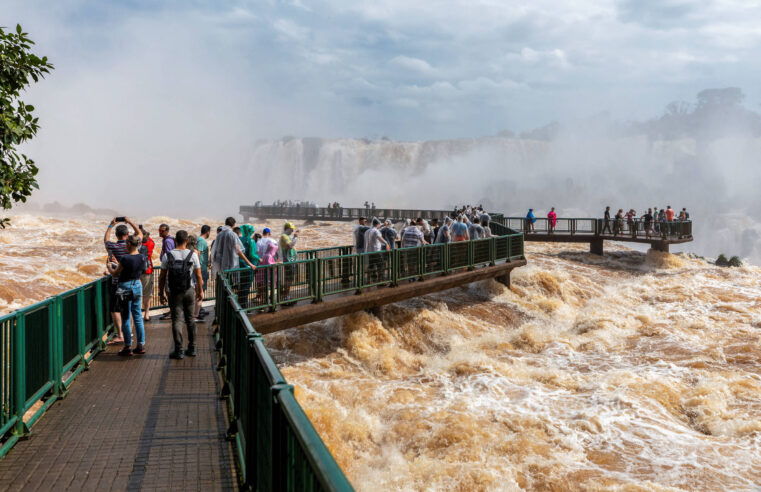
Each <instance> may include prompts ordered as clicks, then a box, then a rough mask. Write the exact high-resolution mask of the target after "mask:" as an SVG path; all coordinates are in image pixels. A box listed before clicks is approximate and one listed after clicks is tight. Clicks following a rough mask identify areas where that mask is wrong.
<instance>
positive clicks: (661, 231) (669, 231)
mask: <svg viewBox="0 0 761 492" xmlns="http://www.w3.org/2000/svg"><path fill="white" fill-rule="evenodd" d="M492 222H493V223H494V224H500V225H503V226H505V227H507V228H509V229H513V230H517V231H523V233H524V239H525V240H526V241H535V242H551V243H589V249H590V252H591V253H594V254H598V255H602V254H603V241H618V242H627V243H643V244H649V245H650V247H651V248H653V249H655V250H658V251H665V252H668V251H669V245H671V244H681V243H687V242H690V241H692V222H691V221H689V220H687V221H673V222H657V223H651V224H646V223H645V222H644V221H643V220H642V219H637V220H635V221H633V222H632V223H631V224H629V223H627V222H626V221H622V222H621V224H620V225H619V230H618V231H616V224H615V220H612V219H611V220H610V221H609V222H608V223H607V224H606V223H605V221H604V220H603V219H594V218H560V217H559V218H558V219H557V221H556V224H555V227H554V228H552V230H550V229H551V228H550V221H549V220H548V219H546V218H537V219H536V223H534V227H533V229H529V228H528V226H527V223H526V219H525V218H523V217H496V218H494V219H492Z"/></svg>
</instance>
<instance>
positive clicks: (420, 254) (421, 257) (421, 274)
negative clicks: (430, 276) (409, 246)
mask: <svg viewBox="0 0 761 492" xmlns="http://www.w3.org/2000/svg"><path fill="white" fill-rule="evenodd" d="M423 249H424V246H418V248H417V252H416V253H417V255H416V256H417V265H418V269H417V273H418V278H419V279H420V280H424V279H425V252H424V251H423Z"/></svg>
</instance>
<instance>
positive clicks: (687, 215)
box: [682, 208, 690, 220]
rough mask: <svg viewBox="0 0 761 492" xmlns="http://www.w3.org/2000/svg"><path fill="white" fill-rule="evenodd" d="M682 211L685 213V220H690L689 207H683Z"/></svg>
mask: <svg viewBox="0 0 761 492" xmlns="http://www.w3.org/2000/svg"><path fill="white" fill-rule="evenodd" d="M682 212H683V213H684V220H690V213H689V212H688V211H687V209H686V208H683V209H682Z"/></svg>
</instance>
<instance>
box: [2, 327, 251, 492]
mask: <svg viewBox="0 0 761 492" xmlns="http://www.w3.org/2000/svg"><path fill="white" fill-rule="evenodd" d="M154 319H156V321H151V322H149V323H147V324H146V350H147V351H148V353H147V354H145V355H139V356H133V357H120V356H118V355H116V352H117V351H118V350H119V349H121V346H117V345H114V346H109V347H108V348H107V349H106V350H105V351H104V352H101V353H100V354H98V355H97V357H95V359H94V360H93V362H92V363H91V366H90V370H89V371H85V372H83V373H81V374H80V375H79V377H78V378H77V381H76V383H75V384H73V385H71V388H70V389H69V392H68V395H67V397H66V398H64V399H62V400H58V401H57V402H56V403H55V404H53V405H52V406H51V407H50V409H49V410H48V411H47V412H46V413H45V416H44V417H43V418H42V419H40V420H39V422H38V423H37V424H36V425H35V426H34V427H33V428H32V432H31V435H30V436H29V437H28V439H22V440H20V441H19V442H17V443H16V445H15V446H14V447H13V449H11V450H10V452H8V454H7V455H6V456H5V457H4V458H3V459H2V460H0V489H2V490H77V491H79V490H203V491H207V490H236V489H237V477H236V472H235V466H234V455H233V450H232V446H231V444H230V442H228V441H227V440H225V430H226V429H227V422H228V420H227V417H226V415H225V405H224V402H223V401H221V400H220V399H219V394H220V387H221V383H220V377H219V374H218V372H217V371H216V370H215V365H216V361H215V355H214V354H215V353H214V348H213V338H212V336H211V328H210V327H208V326H206V325H203V324H199V325H198V340H197V344H198V356H197V357H186V358H185V359H183V360H180V361H176V360H171V359H169V358H168V357H167V356H168V354H169V352H170V350H171V349H172V335H171V327H170V323H169V322H162V321H158V316H156V315H154ZM207 319H209V321H211V319H213V316H209V317H207Z"/></svg>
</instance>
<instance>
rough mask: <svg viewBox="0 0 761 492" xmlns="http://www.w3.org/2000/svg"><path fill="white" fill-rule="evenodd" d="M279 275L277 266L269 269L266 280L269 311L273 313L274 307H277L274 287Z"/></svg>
mask: <svg viewBox="0 0 761 492" xmlns="http://www.w3.org/2000/svg"><path fill="white" fill-rule="evenodd" d="M280 273H281V272H280V265H278V264H276V265H275V266H273V267H270V268H269V278H268V279H267V280H268V282H267V286H268V288H269V292H267V299H268V300H269V309H270V311H274V310H275V306H277V299H276V298H275V287H276V284H277V281H278V280H277V279H278V278H279V277H280Z"/></svg>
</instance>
